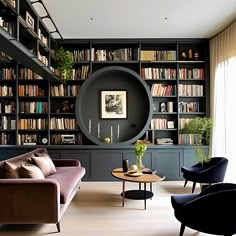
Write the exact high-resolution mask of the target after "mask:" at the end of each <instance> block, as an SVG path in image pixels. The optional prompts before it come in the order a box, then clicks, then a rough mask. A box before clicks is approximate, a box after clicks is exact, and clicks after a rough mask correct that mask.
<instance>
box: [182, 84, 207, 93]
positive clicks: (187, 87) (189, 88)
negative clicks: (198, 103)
mask: <svg viewBox="0 0 236 236" xmlns="http://www.w3.org/2000/svg"><path fill="white" fill-rule="evenodd" d="M178 93H179V96H203V94H204V92H203V85H200V84H179V86H178Z"/></svg>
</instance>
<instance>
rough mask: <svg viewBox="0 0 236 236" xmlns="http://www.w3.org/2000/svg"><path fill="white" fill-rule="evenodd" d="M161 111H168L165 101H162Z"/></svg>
mask: <svg viewBox="0 0 236 236" xmlns="http://www.w3.org/2000/svg"><path fill="white" fill-rule="evenodd" d="M160 110H161V112H166V103H165V102H162V103H161V109H160Z"/></svg>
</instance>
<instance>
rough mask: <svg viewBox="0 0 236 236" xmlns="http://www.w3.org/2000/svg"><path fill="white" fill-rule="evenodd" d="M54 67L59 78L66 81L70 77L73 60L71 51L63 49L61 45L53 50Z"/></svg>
mask: <svg viewBox="0 0 236 236" xmlns="http://www.w3.org/2000/svg"><path fill="white" fill-rule="evenodd" d="M55 57H56V67H57V70H58V74H59V76H60V80H61V81H62V82H66V81H67V80H71V79H72V74H73V66H74V60H73V56H72V53H71V52H70V51H68V50H65V49H64V48H63V47H59V48H58V49H56V50H55Z"/></svg>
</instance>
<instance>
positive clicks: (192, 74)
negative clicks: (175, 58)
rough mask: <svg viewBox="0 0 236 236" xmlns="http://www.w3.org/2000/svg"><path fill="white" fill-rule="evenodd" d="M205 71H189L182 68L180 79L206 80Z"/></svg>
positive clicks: (197, 69) (196, 69) (194, 69)
mask: <svg viewBox="0 0 236 236" xmlns="http://www.w3.org/2000/svg"><path fill="white" fill-rule="evenodd" d="M204 71H205V70H204V69H199V68H193V69H187V68H182V69H179V79H202V80H204V79H205V72H204Z"/></svg>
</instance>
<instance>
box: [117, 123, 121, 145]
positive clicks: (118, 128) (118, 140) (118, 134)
mask: <svg viewBox="0 0 236 236" xmlns="http://www.w3.org/2000/svg"><path fill="white" fill-rule="evenodd" d="M117 142H118V143H119V142H120V125H119V124H118V125H117Z"/></svg>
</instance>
